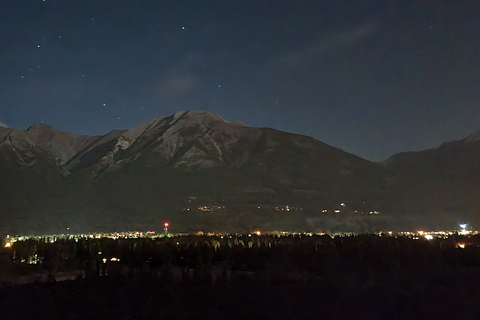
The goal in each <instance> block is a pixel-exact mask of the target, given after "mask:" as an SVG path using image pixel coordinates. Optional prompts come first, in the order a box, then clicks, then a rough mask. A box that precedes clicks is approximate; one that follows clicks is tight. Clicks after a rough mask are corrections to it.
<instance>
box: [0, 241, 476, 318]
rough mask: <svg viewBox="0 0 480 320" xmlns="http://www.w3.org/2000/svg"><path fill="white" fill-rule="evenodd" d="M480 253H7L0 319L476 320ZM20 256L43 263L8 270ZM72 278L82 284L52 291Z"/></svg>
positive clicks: (295, 245)
mask: <svg viewBox="0 0 480 320" xmlns="http://www.w3.org/2000/svg"><path fill="white" fill-rule="evenodd" d="M478 242H479V239H477V236H472V237H466V236H455V237H450V238H448V239H433V240H425V239H423V238H420V239H413V238H409V237H388V236H376V235H361V236H352V237H335V238H331V237H329V236H298V235H297V236H285V237H276V236H260V237H258V236H254V235H252V236H247V235H242V236H231V237H229V236H225V237H223V238H221V237H194V236H188V237H174V238H159V239H123V240H122V239H120V240H112V239H88V240H87V239H84V240H79V241H75V240H62V241H57V242H55V243H52V244H50V243H48V244H47V243H45V242H44V241H42V240H35V241H34V240H29V241H23V242H17V243H14V245H13V246H12V247H11V248H8V250H7V249H6V250H4V252H3V256H2V260H1V263H2V265H1V266H0V267H1V269H0V272H2V273H1V275H2V283H3V284H2V285H1V286H0V318H1V319H33V318H35V319H193V318H197V319H247V318H249V319H321V318H323V319H325V318H326V319H420V318H421V319H478V317H479V315H480V248H478V247H477V245H478ZM26 254H27V255H35V254H36V255H37V258H38V257H40V256H41V258H42V259H43V262H42V263H41V264H37V265H34V266H33V265H32V266H27V265H25V264H21V263H13V262H12V259H13V261H21V260H22V259H26V258H28V257H25V256H22V255H26ZM112 259H113V261H112ZM118 259H120V261H118ZM30 267H31V268H30ZM29 268H30V270H27V269H29ZM72 271H74V272H77V274H76V277H77V279H75V280H66V281H56V280H55V278H56V277H57V278H59V275H64V274H66V273H67V272H72ZM28 277H30V281H26V279H27V280H28ZM57 280H59V279H57ZM25 282H32V283H25ZM15 283H24V284H15Z"/></svg>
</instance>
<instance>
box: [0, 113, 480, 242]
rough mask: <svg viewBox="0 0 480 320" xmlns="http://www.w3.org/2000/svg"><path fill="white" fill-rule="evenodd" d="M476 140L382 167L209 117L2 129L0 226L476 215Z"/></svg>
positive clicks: (269, 223)
mask: <svg viewBox="0 0 480 320" xmlns="http://www.w3.org/2000/svg"><path fill="white" fill-rule="evenodd" d="M478 141H479V140H478V139H476V138H475V135H472V136H471V137H469V138H467V139H465V140H463V141H459V142H453V143H447V144H444V145H442V146H441V147H440V148H439V149H435V150H428V151H424V152H418V153H406V154H400V155H397V156H394V157H392V158H390V159H389V160H387V161H386V162H384V163H381V164H377V163H372V162H369V161H367V160H364V159H361V158H359V157H356V156H354V155H351V154H348V153H346V152H344V151H341V150H339V149H336V148H333V147H331V146H328V145H326V144H323V143H321V142H320V141H318V140H315V139H313V138H310V137H307V136H302V135H296V134H290V133H286V132H281V131H277V130H274V129H269V128H251V127H248V126H245V125H243V124H240V123H235V122H229V121H226V120H224V119H222V118H221V117H219V116H217V115H214V114H211V113H207V112H178V113H176V114H174V115H171V116H168V117H163V118H157V119H153V120H151V121H150V122H148V123H145V124H143V125H141V126H139V127H137V128H133V129H130V130H122V131H120V130H119V131H112V132H110V133H108V134H106V135H104V136H77V135H75V134H71V133H67V132H62V131H59V130H57V129H55V128H53V127H50V126H46V125H43V124H36V125H33V126H32V127H30V128H28V129H27V130H25V131H20V130H14V129H11V128H4V127H0V175H1V182H0V219H1V222H0V232H2V233H8V232H10V233H30V232H31V233H46V232H55V233H58V232H64V231H65V228H67V227H69V228H70V230H71V232H87V231H115V230H133V229H142V230H146V229H160V228H161V225H162V224H163V221H166V220H168V221H170V222H171V225H172V231H178V232H180V231H198V230H204V231H207V230H214V231H229V232H237V231H239V232H241V231H252V230H255V229H260V230H310V231H319V230H323V231H335V230H339V231H340V230H348V231H373V230H375V229H380V228H381V229H384V230H385V228H392V227H394V226H395V225H397V226H399V224H398V222H399V221H400V220H403V221H407V222H408V221H410V220H409V219H414V218H418V217H420V218H421V217H429V216H430V215H432V217H434V216H435V215H436V214H437V213H439V214H440V215H442V217H443V215H445V217H446V218H445V219H447V220H448V219H449V217H454V216H455V214H458V213H459V212H458V211H456V210H457V209H461V210H463V211H462V214H463V213H464V214H465V215H466V216H469V217H470V216H474V213H475V210H476V209H475V208H480V203H479V202H478V200H475V199H476V198H475V197H474V194H475V192H476V191H478V187H477V186H478V185H480V184H479V183H477V182H479V181H478V178H479V175H480V170H479V169H480V168H479V164H478V161H475V159H480V158H479V157H480V154H479V152H480V142H478ZM475 150H476V151H475ZM458 185H462V188H461V189H457V187H456V186H458ZM465 185H468V186H469V188H470V187H471V188H472V189H468V188H467V189H468V190H469V191H468V192H464V191H461V190H466V189H465ZM432 199H437V200H438V203H435V205H434V206H432V204H431V201H433V200H432ZM439 209H441V210H443V211H442V212H438V210H439ZM457 216H458V215H457ZM445 219H443V220H445ZM420 220H421V219H420ZM447 220H445V221H447ZM450 220H451V219H450ZM412 221H414V220H412Z"/></svg>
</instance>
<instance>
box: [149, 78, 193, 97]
mask: <svg viewBox="0 0 480 320" xmlns="http://www.w3.org/2000/svg"><path fill="white" fill-rule="evenodd" d="M197 83H198V81H197V79H196V78H195V77H193V76H192V75H188V74H173V75H171V76H169V77H167V78H166V79H163V80H161V81H160V82H157V83H156V84H154V85H153V91H155V93H156V94H158V95H165V96H178V95H183V94H186V93H189V92H191V91H192V90H194V89H195V88H196V86H197Z"/></svg>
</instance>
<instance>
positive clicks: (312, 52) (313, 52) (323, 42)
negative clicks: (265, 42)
mask: <svg viewBox="0 0 480 320" xmlns="http://www.w3.org/2000/svg"><path fill="white" fill-rule="evenodd" d="M374 31H375V28H374V26H373V24H370V23H368V24H363V25H361V26H359V27H356V28H354V29H350V30H343V31H338V32H336V33H333V34H330V35H328V36H326V37H323V38H322V39H320V40H319V41H317V42H315V43H313V44H311V45H310V46H306V47H303V48H300V49H299V50H295V51H291V52H288V53H286V54H283V55H280V56H279V57H277V58H276V59H274V60H272V61H270V62H269V63H268V65H267V67H270V68H279V67H280V68H281V67H298V66H301V65H306V64H308V63H310V62H312V61H315V60H317V59H319V58H320V57H322V56H323V55H325V54H328V53H332V52H335V51H337V50H340V49H344V48H348V47H351V46H354V45H355V44H357V43H358V42H360V41H361V40H362V39H364V38H366V37H367V36H368V35H370V34H372V33H373V32H374Z"/></svg>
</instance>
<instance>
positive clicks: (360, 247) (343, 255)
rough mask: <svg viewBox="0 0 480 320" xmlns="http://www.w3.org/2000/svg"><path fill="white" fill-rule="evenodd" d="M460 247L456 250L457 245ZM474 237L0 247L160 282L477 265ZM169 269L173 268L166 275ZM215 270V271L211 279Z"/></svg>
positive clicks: (66, 242)
mask: <svg viewBox="0 0 480 320" xmlns="http://www.w3.org/2000/svg"><path fill="white" fill-rule="evenodd" d="M459 243H463V247H464V248H459V247H458V245H459ZM479 244H480V236H471V237H465V236H456V237H450V238H448V239H433V240H426V239H424V238H420V239H413V238H412V237H406V236H398V237H393V236H379V235H373V234H364V235H355V236H337V237H330V236H328V235H311V236H310V235H302V234H296V235H285V236H277V235H260V236H259V235H256V234H252V235H226V236H194V235H188V236H176V237H163V238H137V239H125V238H120V239H115V240H114V239H111V238H93V239H91V238H77V239H59V240H56V241H55V242H53V243H50V241H49V239H35V240H34V239H29V240H25V241H19V242H15V243H14V244H13V245H12V247H11V248H9V249H8V250H4V251H5V253H6V254H8V255H9V257H10V258H11V259H12V260H13V261H15V262H16V263H22V262H29V261H30V262H31V261H33V260H34V259H35V260H37V261H38V262H39V263H42V265H43V266H44V268H45V270H46V271H47V272H51V273H55V272H71V271H82V272H84V274H85V275H86V276H92V275H98V276H100V275H108V274H110V275H121V276H125V277H132V276H135V275H138V274H140V273H152V274H153V273H155V274H156V275H158V276H161V277H162V278H163V279H164V280H165V279H167V280H170V281H175V282H179V281H184V280H192V279H194V274H197V275H198V274H201V273H203V274H204V275H203V276H202V277H203V278H204V279H206V278H214V279H213V280H212V279H211V280H212V282H215V281H217V280H219V279H221V280H222V281H230V280H231V279H232V276H231V275H232V274H233V278H235V277H236V276H238V277H246V278H248V277H250V278H252V279H253V278H255V279H256V280H259V279H260V280H265V281H271V280H275V279H277V280H282V279H290V278H291V279H304V280H307V279H318V278H319V277H326V276H332V275H333V274H343V273H345V272H348V273H349V274H350V276H352V274H353V275H358V276H359V277H364V278H366V277H370V276H372V275H375V274H383V273H385V272H393V273H394V276H401V270H403V269H404V268H414V267H427V266H428V267H432V268H439V267H443V266H449V265H450V266H451V265H463V266H475V267H480V248H479V246H478V245H479ZM172 270H176V271H172ZM215 273H217V274H215Z"/></svg>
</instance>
